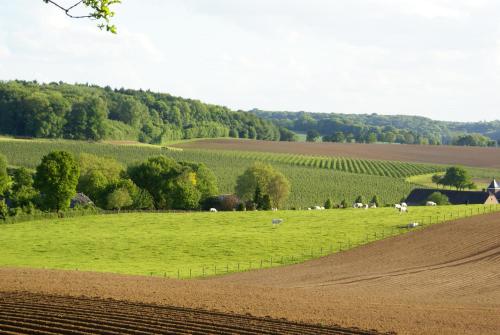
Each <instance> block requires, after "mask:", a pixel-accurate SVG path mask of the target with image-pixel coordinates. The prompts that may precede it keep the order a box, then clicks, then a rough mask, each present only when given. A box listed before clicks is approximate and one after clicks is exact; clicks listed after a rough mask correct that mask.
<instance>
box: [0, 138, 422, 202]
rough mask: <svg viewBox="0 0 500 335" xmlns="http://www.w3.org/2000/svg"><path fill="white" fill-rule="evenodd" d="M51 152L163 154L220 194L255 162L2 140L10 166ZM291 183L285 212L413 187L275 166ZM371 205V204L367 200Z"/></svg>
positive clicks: (384, 197) (400, 193) (126, 159)
mask: <svg viewBox="0 0 500 335" xmlns="http://www.w3.org/2000/svg"><path fill="white" fill-rule="evenodd" d="M53 150H66V151H69V152H72V153H75V154H77V153H79V152H88V153H93V154H96V155H99V156H108V157H113V158H115V159H117V160H119V161H121V162H123V163H125V164H130V163H133V162H136V161H141V160H145V159H146V158H147V157H150V156H155V155H160V154H165V155H169V156H171V157H173V158H175V159H177V160H187V161H196V162H204V163H206V164H207V165H208V166H209V167H210V168H211V169H213V171H214V172H215V174H216V176H217V178H218V181H219V186H220V191H221V193H232V192H234V186H235V184H236V178H237V177H238V175H241V174H242V173H243V171H244V170H245V169H246V168H247V167H248V166H250V165H251V164H252V163H253V162H254V161H255V160H254V159H245V158H238V159H234V157H232V156H230V155H229V156H228V155H220V154H217V152H214V151H206V152H202V151H196V150H194V151H191V150H184V151H182V152H179V151H170V150H165V149H163V150H162V148H161V147H158V146H150V145H114V144H102V143H88V142H78V141H65V140H57V141H50V140H8V139H4V140H0V153H3V154H5V155H6V156H7V159H8V161H9V164H11V165H16V166H26V167H31V168H33V167H35V166H36V165H37V164H38V163H39V161H40V159H41V157H42V156H43V155H45V154H47V153H49V152H50V151H53ZM273 165H274V166H276V167H277V168H278V169H279V170H280V171H281V172H283V173H284V174H285V175H286V176H287V177H288V178H289V180H290V181H291V183H292V194H291V196H290V198H289V200H288V202H287V207H288V208H291V207H308V206H313V205H321V204H323V203H324V202H325V201H326V199H327V198H332V200H333V201H335V202H337V203H339V202H340V201H342V200H343V199H346V200H347V201H348V202H352V201H354V199H355V198H356V197H357V196H358V195H363V196H365V197H366V198H369V197H372V196H373V195H375V194H376V195H378V196H379V198H380V200H381V201H382V202H383V203H394V202H398V201H399V200H400V199H401V198H403V197H405V196H406V195H407V194H408V193H409V192H410V191H411V189H412V188H413V187H414V186H415V185H413V184H411V183H408V182H406V181H404V180H402V179H396V178H390V177H383V176H369V175H360V174H351V173H344V172H336V171H333V170H328V169H321V168H313V167H301V166H291V165H288V164H283V163H275V164H273ZM367 200H369V199H367Z"/></svg>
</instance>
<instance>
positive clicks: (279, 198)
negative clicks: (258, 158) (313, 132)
mask: <svg viewBox="0 0 500 335" xmlns="http://www.w3.org/2000/svg"><path fill="white" fill-rule="evenodd" d="M257 189H258V190H259V191H260V192H262V198H263V197H264V195H266V194H267V195H269V197H270V199H271V203H272V205H273V206H275V207H279V206H281V205H283V204H284V202H285V201H286V199H287V197H288V195H289V194H290V183H289V182H288V180H287V179H286V177H285V176H284V175H283V174H281V173H280V172H278V171H276V170H274V168H273V167H272V166H270V165H266V164H262V163H255V164H254V165H252V166H251V167H249V168H248V169H247V170H245V172H244V173H243V174H242V175H241V176H239V177H238V179H237V182H236V189H235V191H236V194H237V195H238V196H239V197H240V198H241V199H242V200H244V201H248V200H252V197H255V194H256V192H257ZM257 205H259V204H257Z"/></svg>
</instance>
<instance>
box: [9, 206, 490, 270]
mask: <svg viewBox="0 0 500 335" xmlns="http://www.w3.org/2000/svg"><path fill="white" fill-rule="evenodd" d="M495 210H500V206H496V207H495V206H443V207H415V208H413V207H412V208H411V209H410V212H409V213H408V214H403V215H401V214H399V213H398V212H397V211H396V210H394V209H393V208H378V209H372V210H357V209H345V210H342V209H337V210H327V211H280V212H226V213H206V212H205V213H201V212H200V213H180V214H160V213H148V214H144V213H133V214H118V215H101V216H88V217H79V218H69V219H60V220H44V221H32V222H26V223H19V224H3V225H0V255H2V257H0V267H33V268H51V269H67V270H75V269H78V270H84V271H99V272H114V273H123V274H140V275H155V276H167V277H174V278H177V277H179V278H194V277H200V276H208V275H215V274H223V273H226V272H238V271H245V270H249V269H256V268H261V267H271V266H278V265H285V264H293V263H297V262H302V261H304V260H307V259H311V258H316V257H318V256H324V255H326V254H329V253H333V252H337V251H339V250H345V249H349V248H352V247H354V246H356V245H360V244H366V243H369V242H371V241H374V240H377V239H381V238H384V237H387V236H391V235H397V234H402V233H404V232H407V231H408V229H406V228H401V226H405V225H407V224H408V223H409V222H413V221H417V222H419V223H421V224H425V225H429V224H435V223H438V222H442V221H445V220H451V219H456V218H458V217H464V216H471V215H476V214H480V213H484V212H489V211H495ZM276 217H279V218H281V219H283V220H284V223H283V224H282V225H280V226H273V225H272V224H271V221H272V219H273V218H276Z"/></svg>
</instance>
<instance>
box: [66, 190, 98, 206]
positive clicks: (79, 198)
mask: <svg viewBox="0 0 500 335" xmlns="http://www.w3.org/2000/svg"><path fill="white" fill-rule="evenodd" d="M93 204H94V203H93V202H92V200H91V199H90V198H89V197H87V196H86V195H85V194H83V193H77V194H75V196H74V197H73V198H72V199H71V203H70V205H69V207H70V208H74V207H76V206H87V205H93Z"/></svg>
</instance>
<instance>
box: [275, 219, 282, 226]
mask: <svg viewBox="0 0 500 335" xmlns="http://www.w3.org/2000/svg"><path fill="white" fill-rule="evenodd" d="M282 223H283V219H273V225H278V224H282Z"/></svg>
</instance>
